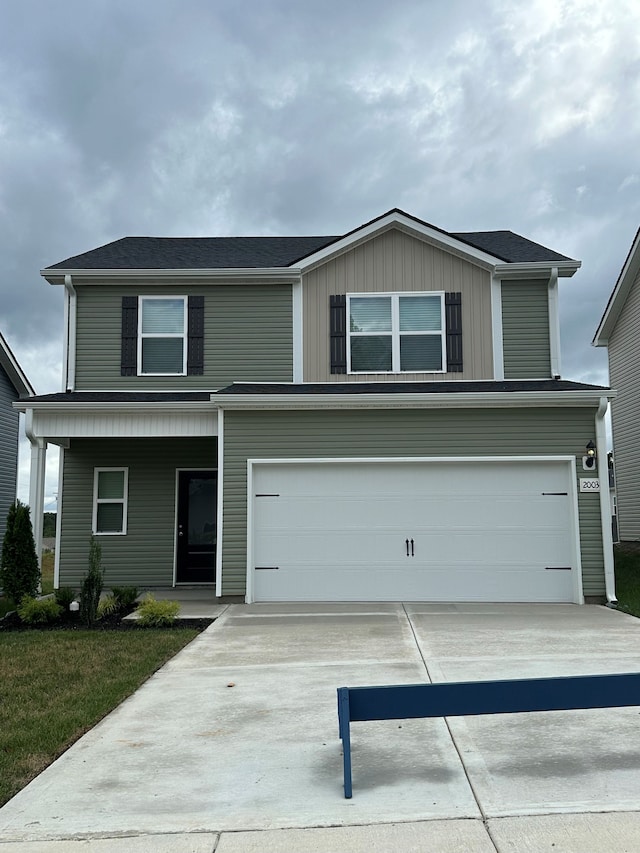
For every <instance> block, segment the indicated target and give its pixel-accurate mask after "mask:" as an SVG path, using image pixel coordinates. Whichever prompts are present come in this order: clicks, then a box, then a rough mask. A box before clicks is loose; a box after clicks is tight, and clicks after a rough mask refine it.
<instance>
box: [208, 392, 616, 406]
mask: <svg viewBox="0 0 640 853" xmlns="http://www.w3.org/2000/svg"><path fill="white" fill-rule="evenodd" d="M603 396H605V397H607V399H610V400H611V399H613V398H615V397H616V396H617V393H616V392H615V391H607V392H606V393H605V392H602V391H505V392H500V391H498V392H495V393H475V394H474V393H467V394H456V393H451V394H335V395H334V394H295V395H292V394H274V395H264V396H259V395H254V394H234V395H233V396H229V397H226V398H225V397H223V396H222V395H217V396H216V402H217V404H218V406H219V407H220V408H221V409H226V410H232V409H487V408H490V409H494V408H527V407H540V406H549V407H551V408H556V407H557V408H570V407H572V406H596V407H597V406H598V405H599V403H600V400H601V398H602V397H603Z"/></svg>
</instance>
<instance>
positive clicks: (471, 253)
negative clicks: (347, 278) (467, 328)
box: [296, 210, 502, 272]
mask: <svg viewBox="0 0 640 853" xmlns="http://www.w3.org/2000/svg"><path fill="white" fill-rule="evenodd" d="M393 226H396V227H397V226H400V227H401V228H402V229H404V230H407V231H409V232H412V233H413V234H416V235H418V236H420V237H422V238H426V239H427V240H428V241H430V242H432V243H435V244H436V245H437V246H446V247H447V248H448V249H452V250H454V251H455V252H456V254H458V255H461V256H462V257H464V258H466V259H468V260H470V261H474V262H475V263H478V264H481V265H485V266H487V267H493V266H494V265H495V264H496V263H502V261H501V259H500V258H496V257H495V256H494V255H490V254H489V253H488V252H483V251H482V250H480V249H476V248H475V247H474V246H470V245H469V244H468V243H463V242H462V241H461V240H459V239H457V238H456V237H452V236H451V235H450V234H446V233H444V232H442V231H439V230H438V229H437V228H433V227H432V226H430V225H427V224H426V223H423V222H417V221H416V220H415V219H412V218H411V217H410V216H407V215H406V214H403V213H401V212H399V211H397V210H395V211H390V212H389V213H388V214H386V215H385V216H382V217H380V218H379V219H374V220H373V222H370V223H369V224H368V225H363V226H362V227H361V228H357V229H356V230H355V231H352V232H351V233H350V234H348V235H346V236H345V237H341V238H340V239H339V240H336V241H335V242H333V243H331V244H330V245H328V246H325V247H324V248H323V249H319V250H318V251H317V252H313V254H311V255H308V256H307V257H306V258H303V259H302V260H301V261H296V267H297V268H299V269H300V270H302V271H303V272H304V271H306V270H308V269H309V267H312V266H315V265H316V264H320V263H323V262H325V261H327V260H329V258H331V257H333V256H334V255H338V254H341V253H342V252H346V251H347V250H348V249H350V248H351V247H352V246H353V245H354V243H360V242H362V241H363V240H367V239H369V238H371V237H374V236H375V235H376V234H379V233H380V232H382V231H387V230H389V229H390V228H392V227H393Z"/></svg>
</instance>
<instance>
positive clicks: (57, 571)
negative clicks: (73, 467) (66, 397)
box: [53, 447, 64, 589]
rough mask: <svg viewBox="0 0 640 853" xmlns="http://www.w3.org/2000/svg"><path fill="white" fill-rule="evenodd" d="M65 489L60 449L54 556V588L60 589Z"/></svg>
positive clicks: (62, 451)
mask: <svg viewBox="0 0 640 853" xmlns="http://www.w3.org/2000/svg"><path fill="white" fill-rule="evenodd" d="M63 488H64V447H61V448H60V456H59V461H58V497H57V500H56V504H57V506H56V550H55V554H54V555H53V588H54V589H59V587H60V544H61V542H62V496H63V494H64V492H63Z"/></svg>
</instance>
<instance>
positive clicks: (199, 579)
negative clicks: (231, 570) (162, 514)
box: [176, 471, 218, 583]
mask: <svg viewBox="0 0 640 853" xmlns="http://www.w3.org/2000/svg"><path fill="white" fill-rule="evenodd" d="M217 485H218V475H217V473H216V472H215V471H178V530H177V536H178V548H177V560H176V583H214V581H215V577H216V515H217V512H216V507H217V497H218V490H217Z"/></svg>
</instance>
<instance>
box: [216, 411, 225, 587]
mask: <svg viewBox="0 0 640 853" xmlns="http://www.w3.org/2000/svg"><path fill="white" fill-rule="evenodd" d="M216 459H217V461H218V506H217V508H216V510H217V518H216V527H217V528H218V529H217V531H216V598H218V597H219V596H221V595H222V532H223V527H224V412H223V411H222V409H218V449H217V452H216Z"/></svg>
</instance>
